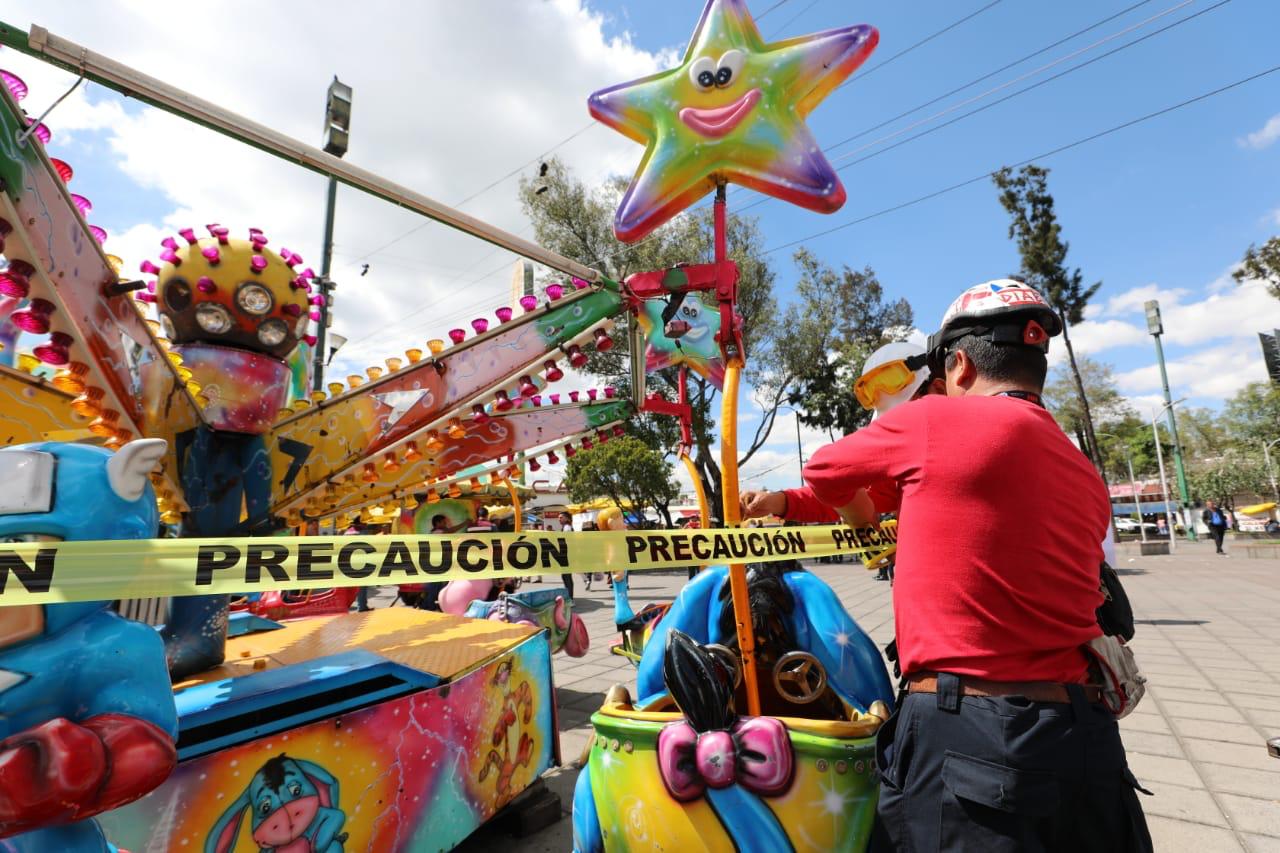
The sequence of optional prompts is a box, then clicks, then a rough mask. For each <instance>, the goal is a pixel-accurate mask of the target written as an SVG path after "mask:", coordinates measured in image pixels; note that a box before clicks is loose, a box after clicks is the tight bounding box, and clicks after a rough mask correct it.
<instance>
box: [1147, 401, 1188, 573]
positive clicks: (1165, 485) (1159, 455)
mask: <svg viewBox="0 0 1280 853" xmlns="http://www.w3.org/2000/svg"><path fill="white" fill-rule="evenodd" d="M1165 405H1166V406H1168V407H1169V408H1173V406H1172V404H1169V403H1166V404H1165ZM1163 411H1164V409H1161V410H1160V411H1159V412H1152V414H1151V434H1152V435H1153V436H1154V437H1155V442H1156V463H1157V464H1158V465H1159V466H1160V491H1161V492H1163V495H1164V517H1165V518H1166V519H1167V520H1168V522H1169V553H1170V554H1172V553H1173V552H1174V550H1175V545H1174V541H1175V539H1174V535H1173V526H1174V525H1173V515H1172V514H1171V513H1170V512H1169V481H1168V479H1166V477H1165V475H1164V451H1163V450H1161V449H1160V430H1158V429H1157V428H1156V421H1157V420H1158V419H1159V417H1160V414H1161V412H1163ZM1188 529H1190V525H1188Z"/></svg>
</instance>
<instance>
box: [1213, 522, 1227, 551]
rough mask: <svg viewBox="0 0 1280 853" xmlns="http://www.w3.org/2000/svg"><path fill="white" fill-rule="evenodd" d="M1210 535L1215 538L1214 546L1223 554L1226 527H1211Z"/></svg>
mask: <svg viewBox="0 0 1280 853" xmlns="http://www.w3.org/2000/svg"><path fill="white" fill-rule="evenodd" d="M1209 535H1210V536H1212V537H1213V544H1214V546H1215V547H1216V548H1217V549H1218V553H1219V554H1221V553H1222V540H1223V538H1224V537H1225V536H1226V535H1227V528H1225V527H1210V528H1209Z"/></svg>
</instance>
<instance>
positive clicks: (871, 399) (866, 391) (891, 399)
mask: <svg viewBox="0 0 1280 853" xmlns="http://www.w3.org/2000/svg"><path fill="white" fill-rule="evenodd" d="M897 363H903V364H905V367H906V370H907V371H910V372H911V375H910V376H908V375H907V373H906V371H904V370H902V369H901V368H899V369H898V370H897V371H896V373H897V376H896V377H894V376H889V377H886V378H887V379H888V381H889V383H890V384H889V385H887V386H885V385H883V383H881V385H880V387H876V384H875V383H874V382H868V380H869V379H873V378H874V377H875V376H877V375H879V376H882V377H884V376H885V371H884V370H881V369H880V368H884V367H885V366H886V365H894V364H897ZM928 379H929V368H928V367H927V366H926V365H925V350H924V347H922V346H920V345H919V344H912V343H907V342H906V341H894V342H892V343H888V344H885V345H884V346H882V347H880V348H879V349H878V350H876V351H875V352H873V353H871V355H869V356H867V360H866V362H865V363H864V364H863V365H862V376H861V378H859V379H858V382H857V384H856V385H855V386H854V390H855V394H856V395H857V397H858V402H860V403H862V405H863V407H864V408H872V409H874V410H875V415H873V416H872V420H874V419H875V418H876V417H879V416H880V415H883V414H884V413H885V412H887V411H889V410H890V409H892V408H894V407H895V406H898V405H900V404H902V403H905V402H907V401H908V400H910V399H911V398H912V397H914V396H915V395H916V392H918V391H919V390H920V386H922V385H924V383H925V382H926V381H928ZM890 388H897V389H898V390H896V391H889V390H888V389H890ZM868 403H870V405H868Z"/></svg>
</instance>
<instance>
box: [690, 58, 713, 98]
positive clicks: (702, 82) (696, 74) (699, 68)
mask: <svg viewBox="0 0 1280 853" xmlns="http://www.w3.org/2000/svg"><path fill="white" fill-rule="evenodd" d="M689 79H690V80H692V81H693V85H695V86H697V87H698V88H699V89H701V90H702V91H704V92H705V91H707V90H708V89H710V88H711V87H712V86H714V85H715V84H716V63H715V61H714V60H713V59H712V58H711V57H709V56H703V57H700V58H699V59H698V60H697V61H695V62H694V63H693V64H692V65H690V66H689Z"/></svg>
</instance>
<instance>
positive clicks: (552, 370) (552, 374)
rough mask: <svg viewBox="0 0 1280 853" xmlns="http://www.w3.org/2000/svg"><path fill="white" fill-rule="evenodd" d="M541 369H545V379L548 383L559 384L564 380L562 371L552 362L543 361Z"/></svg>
mask: <svg viewBox="0 0 1280 853" xmlns="http://www.w3.org/2000/svg"><path fill="white" fill-rule="evenodd" d="M542 366H543V368H545V369H546V371H547V372H546V374H545V375H546V377H547V381H548V382H559V381H560V380H561V379H564V371H563V370H561V369H560V368H559V367H558V366H557V365H556V363H555V362H554V361H544V362H543V363H542Z"/></svg>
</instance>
